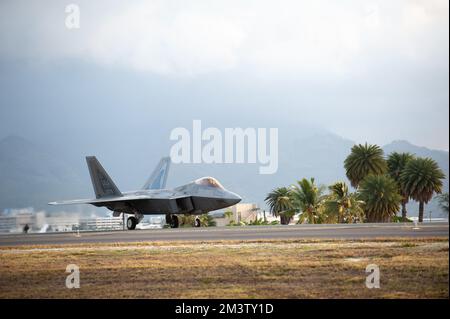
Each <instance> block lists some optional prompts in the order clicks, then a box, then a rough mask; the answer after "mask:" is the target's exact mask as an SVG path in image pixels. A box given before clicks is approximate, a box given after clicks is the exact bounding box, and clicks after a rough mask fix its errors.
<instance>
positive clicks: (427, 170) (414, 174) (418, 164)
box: [400, 157, 445, 222]
mask: <svg viewBox="0 0 450 319" xmlns="http://www.w3.org/2000/svg"><path fill="white" fill-rule="evenodd" d="M444 178H445V174H444V172H443V171H442V170H441V169H440V168H439V165H438V164H437V163H436V162H435V161H434V160H433V159H431V158H428V157H427V158H415V159H412V160H410V161H409V162H408V164H406V167H405V169H404V170H403V172H402V173H401V174H400V181H401V183H402V185H404V188H405V190H406V191H407V192H408V194H409V196H410V197H411V198H412V199H414V200H415V201H417V202H419V222H422V221H423V211H424V209H425V204H427V203H428V202H429V201H430V200H431V199H432V198H433V194H434V193H438V194H440V193H441V192H442V180H443V179H444Z"/></svg>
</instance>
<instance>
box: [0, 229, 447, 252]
mask: <svg viewBox="0 0 450 319" xmlns="http://www.w3.org/2000/svg"><path fill="white" fill-rule="evenodd" d="M448 233H449V225H448V223H426V224H420V225H419V226H418V228H417V229H416V228H415V227H414V225H413V224H411V223H405V224H403V223H401V224H351V225H346V224H340V225H288V226H285V225H277V226H244V227H211V228H178V229H151V230H133V231H110V232H81V233H80V234H79V236H78V235H77V234H75V233H46V234H8V235H0V246H3V247H5V246H19V245H55V244H77V243H92V244H94V243H123V242H147V241H211V240H258V239H342V240H357V239H365V238H367V239H374V238H389V237H390V238H393V237H395V238H399V237H406V238H407V237H411V238H421V237H423V238H429V237H446V238H448Z"/></svg>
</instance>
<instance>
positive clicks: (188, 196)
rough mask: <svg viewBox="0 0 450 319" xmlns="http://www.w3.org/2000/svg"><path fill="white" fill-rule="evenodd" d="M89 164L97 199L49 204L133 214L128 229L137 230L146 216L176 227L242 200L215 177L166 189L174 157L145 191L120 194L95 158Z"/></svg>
mask: <svg viewBox="0 0 450 319" xmlns="http://www.w3.org/2000/svg"><path fill="white" fill-rule="evenodd" d="M86 162H87V165H88V168H89V174H90V175H91V180H92V185H93V186H94V191H95V197H96V198H95V199H76V200H68V201H59V202H51V203H48V204H49V205H69V204H91V205H94V206H97V207H106V208H108V209H109V210H111V211H113V212H114V213H113V216H116V217H117V216H120V214H123V213H125V214H130V215H133V216H131V217H129V218H128V219H127V228H128V229H135V228H136V225H137V224H138V223H139V222H140V221H141V220H142V218H143V217H144V215H150V214H158V215H160V214H165V215H166V222H167V223H168V224H170V226H171V227H172V228H176V227H178V217H177V215H178V214H187V215H200V214H207V213H208V212H210V211H213V210H217V209H221V208H225V207H228V206H231V205H234V204H236V203H239V202H240V201H241V198H240V197H239V196H238V195H237V194H235V193H233V192H230V191H228V190H226V189H225V188H224V187H223V186H222V185H221V184H220V183H219V182H218V181H217V180H216V179H215V178H213V177H202V178H199V179H197V180H195V181H193V182H191V183H189V184H186V185H182V186H179V187H176V188H174V189H165V185H166V181H167V175H168V172H169V166H170V157H164V158H162V159H161V161H160V162H159V164H158V166H157V167H156V169H155V170H154V171H153V173H152V175H151V176H150V178H149V179H148V180H147V182H146V183H145V185H144V186H143V187H142V189H141V190H138V191H132V192H124V193H122V192H120V191H119V189H118V188H117V186H116V185H115V184H114V182H113V181H112V179H111V177H109V175H108V173H106V171H105V169H104V168H103V167H102V165H101V164H100V162H99V161H98V160H97V158H95V156H88V157H86ZM195 226H197V227H199V226H200V220H199V219H198V218H195Z"/></svg>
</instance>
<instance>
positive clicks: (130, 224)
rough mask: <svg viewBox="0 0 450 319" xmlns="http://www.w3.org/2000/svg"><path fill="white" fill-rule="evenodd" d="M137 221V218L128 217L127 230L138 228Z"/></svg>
mask: <svg viewBox="0 0 450 319" xmlns="http://www.w3.org/2000/svg"><path fill="white" fill-rule="evenodd" d="M136 225H137V219H136V218H135V217H128V219H127V228H128V230H133V229H135V228H136Z"/></svg>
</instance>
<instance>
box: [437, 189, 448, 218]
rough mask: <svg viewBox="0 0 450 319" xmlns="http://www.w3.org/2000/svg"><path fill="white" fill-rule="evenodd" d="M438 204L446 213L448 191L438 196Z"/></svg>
mask: <svg viewBox="0 0 450 319" xmlns="http://www.w3.org/2000/svg"><path fill="white" fill-rule="evenodd" d="M438 201H439V206H440V207H441V209H442V210H443V211H444V213H446V214H447V215H448V193H444V194H441V195H439V196H438Z"/></svg>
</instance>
